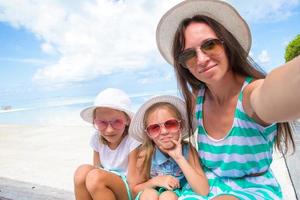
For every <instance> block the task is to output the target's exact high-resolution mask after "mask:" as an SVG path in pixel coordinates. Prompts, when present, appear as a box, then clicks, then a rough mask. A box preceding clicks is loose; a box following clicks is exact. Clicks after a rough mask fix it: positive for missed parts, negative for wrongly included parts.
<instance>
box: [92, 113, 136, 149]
mask: <svg viewBox="0 0 300 200" xmlns="http://www.w3.org/2000/svg"><path fill="white" fill-rule="evenodd" d="M96 110H97V108H96V109H94V111H93V119H95V117H96ZM113 110H114V109H113ZM117 111H119V112H122V113H124V115H125V117H126V118H127V120H128V125H126V126H125V129H124V132H123V135H122V138H124V137H125V136H126V135H128V130H129V124H130V121H131V120H130V117H129V116H128V115H127V114H126V113H125V112H123V111H120V110H117ZM93 126H95V125H94V120H93ZM99 141H100V142H102V143H103V144H105V145H108V141H107V140H106V139H105V138H104V137H102V136H101V134H100V140H99Z"/></svg>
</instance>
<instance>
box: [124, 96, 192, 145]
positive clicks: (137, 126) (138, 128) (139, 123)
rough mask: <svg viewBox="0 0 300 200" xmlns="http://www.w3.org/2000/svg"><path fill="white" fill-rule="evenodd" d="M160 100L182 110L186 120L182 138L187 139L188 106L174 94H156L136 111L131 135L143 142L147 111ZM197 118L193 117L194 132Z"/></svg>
mask: <svg viewBox="0 0 300 200" xmlns="http://www.w3.org/2000/svg"><path fill="white" fill-rule="evenodd" d="M159 102H166V103H170V104H172V105H174V106H175V107H176V108H177V109H178V111H179V112H180V114H181V116H182V118H183V121H184V128H183V130H182V132H181V133H182V139H186V138H188V137H189V133H188V128H187V127H188V115H187V112H186V107H185V102H184V101H183V100H182V99H180V98H179V97H176V96H172V95H161V96H156V97H153V98H151V99H149V100H148V101H146V102H145V103H144V104H143V105H142V106H141V107H140V108H139V109H138V111H137V112H136V114H135V115H134V117H133V119H132V121H131V123H130V126H129V135H131V137H133V138H134V139H136V140H137V141H139V142H143V141H144V139H145V134H146V133H145V127H144V123H143V121H144V115H145V112H146V111H147V110H148V108H150V107H151V106H152V105H153V104H156V103H159ZM196 124H197V122H196V118H195V117H194V118H193V130H192V131H193V133H194V132H195V130H196Z"/></svg>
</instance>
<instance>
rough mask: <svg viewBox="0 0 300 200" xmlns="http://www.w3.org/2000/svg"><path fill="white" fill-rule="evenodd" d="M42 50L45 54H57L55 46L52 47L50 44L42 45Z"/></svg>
mask: <svg viewBox="0 0 300 200" xmlns="http://www.w3.org/2000/svg"><path fill="white" fill-rule="evenodd" d="M41 49H42V51H43V52H45V53H48V54H54V53H55V52H56V50H55V48H54V47H53V45H51V44H49V43H43V44H42V45H41Z"/></svg>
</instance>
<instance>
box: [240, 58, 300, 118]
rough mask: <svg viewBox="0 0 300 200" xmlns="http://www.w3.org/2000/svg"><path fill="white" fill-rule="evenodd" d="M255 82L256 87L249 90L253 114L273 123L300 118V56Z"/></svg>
mask: <svg viewBox="0 0 300 200" xmlns="http://www.w3.org/2000/svg"><path fill="white" fill-rule="evenodd" d="M255 82H256V83H255ZM255 82H254V83H253V84H252V85H254V87H252V88H251V86H250V87H249V88H247V89H249V90H250V92H249V91H248V94H249V96H248V97H249V100H250V106H251V108H252V110H253V112H254V113H255V114H256V115H257V116H258V117H259V118H260V119H261V120H262V121H264V122H267V123H273V122H285V121H290V120H295V119H297V118H300V56H297V57H296V58H295V59H293V60H291V61H290V62H288V63H286V64H284V65H282V66H280V67H278V68H276V69H274V70H272V71H271V72H270V73H269V74H268V75H267V76H266V78H265V79H264V80H258V81H255ZM250 85H251V84H250ZM247 89H246V90H247Z"/></svg>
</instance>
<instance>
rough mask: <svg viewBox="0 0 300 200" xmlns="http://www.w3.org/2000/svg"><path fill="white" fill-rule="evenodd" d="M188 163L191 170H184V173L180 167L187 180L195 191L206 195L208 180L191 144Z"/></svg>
mask: <svg viewBox="0 0 300 200" xmlns="http://www.w3.org/2000/svg"><path fill="white" fill-rule="evenodd" d="M188 163H189V164H190V166H191V168H192V169H193V170H185V171H186V173H185V171H184V170H183V169H182V171H183V173H184V175H185V177H186V179H187V181H188V182H189V184H190V185H191V187H192V189H193V190H194V191H195V192H197V193H199V194H201V195H204V196H206V195H208V193H209V184H208V180H207V177H206V175H205V173H204V171H203V169H202V167H201V164H200V161H199V157H198V153H197V151H196V149H195V148H194V147H193V146H192V145H190V150H189V158H188Z"/></svg>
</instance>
